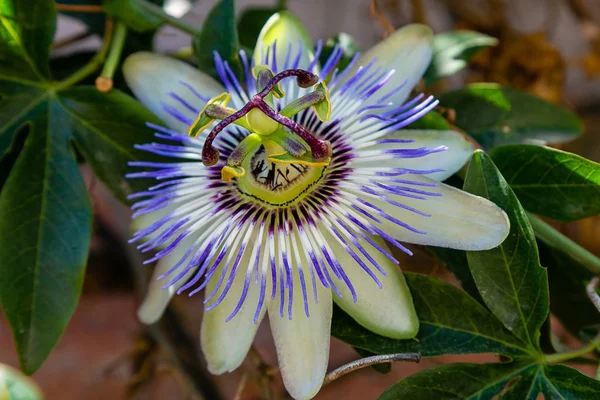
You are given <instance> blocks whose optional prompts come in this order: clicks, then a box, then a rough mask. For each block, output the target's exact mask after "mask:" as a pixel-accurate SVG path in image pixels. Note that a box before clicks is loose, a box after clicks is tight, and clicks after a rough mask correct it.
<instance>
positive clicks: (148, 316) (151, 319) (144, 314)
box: [137, 295, 167, 325]
mask: <svg viewBox="0 0 600 400" xmlns="http://www.w3.org/2000/svg"><path fill="white" fill-rule="evenodd" d="M166 306H167V305H166V303H164V302H160V301H153V299H152V298H151V296H150V295H148V296H147V297H146V299H145V300H144V302H143V303H142V305H141V306H140V307H139V308H138V310H137V317H138V319H139V320H140V322H141V323H143V324H144V325H152V324H154V323H155V322H157V321H158V320H159V319H160V317H162V315H163V313H164V312H165V308H166Z"/></svg>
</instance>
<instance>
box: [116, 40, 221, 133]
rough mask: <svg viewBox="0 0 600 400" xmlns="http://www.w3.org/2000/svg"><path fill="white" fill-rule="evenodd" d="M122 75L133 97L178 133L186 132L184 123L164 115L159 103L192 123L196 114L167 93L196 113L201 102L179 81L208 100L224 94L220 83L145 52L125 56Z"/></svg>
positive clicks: (165, 113)
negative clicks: (182, 101)
mask: <svg viewBox="0 0 600 400" xmlns="http://www.w3.org/2000/svg"><path fill="white" fill-rule="evenodd" d="M123 75H124V76H125V80H126V81H127V85H128V86H129V88H130V89H131V90H132V91H133V93H134V94H135V97H137V98H138V100H139V101H140V102H141V103H142V104H143V105H144V106H146V107H147V108H148V109H149V110H150V111H152V112H153V113H154V114H156V115H157V116H158V117H159V118H160V119H161V120H163V121H164V122H165V123H166V124H167V126H168V127H169V128H171V129H174V130H176V131H179V132H182V133H185V132H187V130H188V127H189V126H188V124H185V123H183V122H181V121H179V120H177V119H176V118H174V117H173V116H171V115H170V114H169V113H167V111H166V110H165V109H164V106H163V104H167V105H169V106H172V107H176V108H177V109H178V110H180V111H181V112H182V113H183V114H184V115H185V116H186V117H187V118H191V119H192V121H193V120H194V119H195V118H196V115H195V114H194V113H193V112H192V111H190V110H188V109H187V108H185V106H183V105H182V104H181V103H180V102H178V101H177V100H175V99H174V98H173V97H172V96H171V93H175V94H176V95H178V96H179V97H181V98H182V99H183V100H184V101H186V102H187V103H189V104H190V105H192V106H193V107H194V108H196V109H198V110H201V109H202V108H203V107H204V105H205V103H204V102H203V101H202V100H200V99H199V98H198V97H197V96H196V95H195V94H194V93H193V91H192V90H190V89H189V88H187V87H186V86H184V85H183V84H182V83H181V82H185V83H187V84H189V85H191V87H192V88H193V89H195V90H196V91H197V92H198V93H200V94H201V95H202V96H206V97H207V98H212V97H214V96H216V95H218V94H220V93H223V92H224V91H225V89H224V88H223V86H222V85H221V84H220V83H218V82H217V81H215V80H214V79H213V78H211V77H210V76H209V75H207V74H205V73H204V72H200V71H198V70H197V69H196V68H194V67H192V66H191V65H189V64H186V63H185V62H183V61H180V60H176V59H174V58H171V57H166V56H163V55H160V54H154V53H148V52H139V53H134V54H132V55H130V56H129V57H127V59H126V60H125V62H124V63H123Z"/></svg>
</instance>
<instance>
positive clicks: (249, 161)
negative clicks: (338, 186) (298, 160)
mask: <svg viewBox="0 0 600 400" xmlns="http://www.w3.org/2000/svg"><path fill="white" fill-rule="evenodd" d="M243 167H244V168H245V169H246V170H247V171H248V173H246V174H245V175H244V176H242V177H239V178H238V179H237V187H238V190H239V191H240V193H241V194H242V195H244V196H247V197H249V198H251V199H252V200H253V201H258V202H260V203H261V204H263V205H266V206H272V207H277V208H280V207H288V206H292V205H294V204H296V203H298V202H299V201H301V200H302V199H303V198H305V197H306V196H307V195H308V194H309V193H311V192H312V191H313V190H314V189H315V188H316V187H318V183H319V182H320V181H321V180H322V179H323V176H324V174H325V168H326V167H325V166H316V167H314V166H309V165H303V164H294V163H291V164H283V163H274V162H271V161H269V156H268V154H267V151H266V150H265V148H264V147H262V146H261V147H259V148H258V149H257V150H256V151H255V152H254V153H253V154H251V155H249V156H248V157H246V159H245V160H244V163H243Z"/></svg>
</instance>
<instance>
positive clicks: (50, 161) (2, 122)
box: [0, 1, 156, 373]
mask: <svg viewBox="0 0 600 400" xmlns="http://www.w3.org/2000/svg"><path fill="white" fill-rule="evenodd" d="M2 4H3V6H5V5H7V4H9V3H7V2H4V3H2ZM20 4H22V3H19V7H20ZM37 4H41V5H43V4H45V3H44V2H41V1H40V2H36V3H35V5H31V7H32V9H33V10H37V11H38V12H40V13H41V12H42V11H43V10H44V9H43V8H37V9H36V7H38V6H37ZM6 10H8V11H13V9H12V8H11V9H2V12H3V17H2V18H3V20H2V22H3V26H2V29H4V31H2V32H3V36H2V37H1V38H0V39H2V40H3V42H2V46H3V48H5V49H6V48H9V47H10V46H13V47H10V48H15V49H17V50H19V51H21V53H18V54H17V53H14V54H13V55H12V57H13V58H14V60H13V61H11V62H12V63H11V64H9V65H8V67H7V64H6V63H4V64H2V66H0V97H1V100H0V165H1V166H2V168H3V171H2V174H0V175H1V176H0V179H1V182H2V183H3V186H2V191H1V192H0V260H2V263H1V264H0V302H1V304H2V309H3V311H4V314H5V315H6V318H7V320H8V321H9V323H10V326H11V329H12V331H13V337H14V339H15V342H16V346H17V353H18V356H19V359H20V363H21V367H22V369H23V370H24V371H25V372H26V373H33V372H35V370H37V369H38V368H39V366H40V365H41V364H42V362H43V361H44V359H45V358H46V357H47V356H48V354H49V353H50V351H51V350H52V348H53V347H54V345H55V344H56V343H57V341H58V339H59V338H60V336H61V334H62V332H63V331H64V329H65V327H66V325H67V323H68V321H69V319H70V318H71V315H72V313H73V311H74V309H75V307H76V305H77V301H78V298H79V293H80V291H81V286H82V281H83V275H84V270H85V263H86V259H87V254H88V247H89V243H90V235H91V219H92V211H91V205H90V200H89V197H88V192H87V188H86V186H85V184H84V182H83V180H82V178H81V176H80V174H79V167H78V165H77V162H76V157H75V154H74V149H73V147H72V144H73V143H75V144H76V145H77V147H78V148H79V149H80V150H81V152H82V153H83V154H84V156H85V157H87V158H88V162H89V163H90V165H91V166H92V167H93V168H94V169H95V172H96V174H97V176H98V177H99V178H100V179H102V180H103V181H104V182H105V183H106V184H108V185H109V186H110V187H111V189H113V191H114V192H115V193H116V194H117V195H119V196H120V197H121V198H124V197H125V196H126V195H127V194H129V193H130V192H131V191H132V190H133V189H132V188H130V187H129V185H127V184H126V182H125V181H124V179H123V174H124V172H125V168H126V162H127V161H128V160H129V159H136V158H141V157H143V158H144V159H148V156H147V154H146V153H143V152H141V151H137V150H134V149H132V146H133V144H134V143H143V142H146V141H148V139H149V138H150V137H151V135H152V131H151V130H150V129H147V128H145V126H144V123H145V122H146V121H148V120H150V121H156V118H155V117H154V116H153V115H152V114H150V113H149V112H148V111H146V110H145V109H144V108H143V107H142V106H141V105H140V104H139V103H137V102H136V101H135V100H133V99H131V98H129V97H128V96H126V95H124V94H122V93H120V92H118V91H116V90H113V91H112V92H111V93H110V94H101V93H98V92H97V91H96V90H95V89H94V88H93V87H81V88H76V89H67V90H61V89H60V86H58V85H57V84H55V83H50V82H48V81H46V79H47V74H46V75H44V74H41V73H40V74H37V72H36V74H37V75H32V74H31V72H32V71H33V70H32V69H27V68H25V66H26V65H33V66H34V67H35V68H36V71H38V72H39V71H44V70H47V69H48V65H47V63H46V64H45V65H42V66H39V65H38V64H37V62H42V61H46V62H47V51H46V52H45V53H44V54H45V55H44V54H41V53H36V54H35V57H34V56H33V55H32V54H30V53H28V52H27V51H29V49H31V48H32V46H30V45H29V44H28V43H29V42H28V40H29V39H30V36H31V37H32V38H35V39H36V40H38V41H39V43H45V45H46V46H49V42H47V41H46V42H45V41H44V40H45V38H41V37H37V35H38V34H39V30H41V29H42V27H45V25H44V24H43V23H40V24H38V25H39V29H37V30H36V29H34V28H32V27H31V26H29V25H28V26H27V28H25V27H23V28H19V29H16V28H15V27H17V28H18V25H7V22H6V21H7V20H6V15H7V14H6ZM51 10H52V11H53V10H54V6H53V3H52V8H51ZM19 12H20V13H21V14H22V10H21V11H19ZM21 14H19V13H17V14H15V15H17V16H19V15H21ZM45 17H47V18H50V17H52V18H53V17H54V14H53V13H52V15H46V16H45ZM19 18H20V19H19V20H18V21H17V20H15V21H17V22H19V23H26V24H29V23H31V21H35V20H36V19H35V18H37V17H35V18H34V17H33V16H28V17H27V18H25V17H23V18H21V17H19ZM7 26H8V27H9V28H11V29H13V28H14V29H13V30H11V31H10V32H11V34H13V36H6V35H5V34H4V33H5V32H7V29H8V28H7ZM52 26H53V25H52ZM46 34H47V36H48V37H50V38H52V37H53V36H54V33H53V32H48V31H47V30H46ZM19 35H24V36H23V37H21V36H19ZM28 35H29V36H28ZM39 43H38V44H39ZM17 45H18V46H17ZM23 49H25V50H27V51H25V50H23ZM36 49H38V50H39V48H36ZM46 50H48V49H46ZM19 57H23V60H25V61H24V62H25V64H23V65H24V66H23V68H21V69H20V70H14V68H12V67H13V66H15V65H17V64H15V63H16V61H15V60H17V59H18V58H19ZM36 57H37V58H36ZM44 57H45V58H44ZM31 60H35V63H34V62H32V61H31ZM11 68H12V69H11ZM34 72H35V71H34ZM38 78H39V79H38ZM31 79H38V80H31ZM142 154H143V155H142Z"/></svg>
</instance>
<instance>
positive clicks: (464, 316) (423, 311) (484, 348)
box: [331, 273, 528, 357]
mask: <svg viewBox="0 0 600 400" xmlns="http://www.w3.org/2000/svg"><path fill="white" fill-rule="evenodd" d="M404 275H405V277H406V281H407V283H408V286H409V288H410V291H411V293H412V296H413V301H414V304H415V309H416V311H417V315H418V316H419V321H420V329H419V333H418V334H417V337H416V338H415V339H414V340H396V339H390V338H386V337H383V336H379V335H377V334H375V333H373V332H371V331H369V330H367V329H366V328H363V327H362V326H360V325H358V323H357V322H355V321H354V320H353V319H352V318H351V317H350V316H348V315H347V314H345V313H344V312H343V311H341V310H339V309H336V310H335V312H334V321H333V325H332V327H331V333H332V335H333V336H335V337H337V338H338V339H340V340H342V341H344V342H346V343H348V344H350V345H351V346H353V347H356V348H360V349H363V350H367V351H370V352H372V353H375V354H392V353H408V352H420V353H421V355H423V356H424V357H433V356H439V355H443V354H474V353H497V354H504V355H508V356H514V355H523V354H527V352H528V349H527V347H526V345H525V344H524V343H522V342H521V341H520V340H519V339H517V338H516V337H515V336H513V335H512V334H511V333H510V332H508V331H507V330H506V329H505V328H504V327H503V326H502V324H501V323H500V322H499V321H498V320H497V319H496V318H495V317H494V316H493V315H492V314H491V313H490V312H489V311H488V310H486V309H485V308H484V307H483V306H481V305H480V304H479V303H477V301H475V300H473V299H472V298H471V297H469V296H468V295H467V294H466V293H465V292H463V291H461V290H460V289H458V288H456V287H454V286H452V285H451V284H449V283H447V282H444V281H442V280H440V279H437V278H433V277H430V276H426V275H420V274H413V273H405V274H404Z"/></svg>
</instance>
